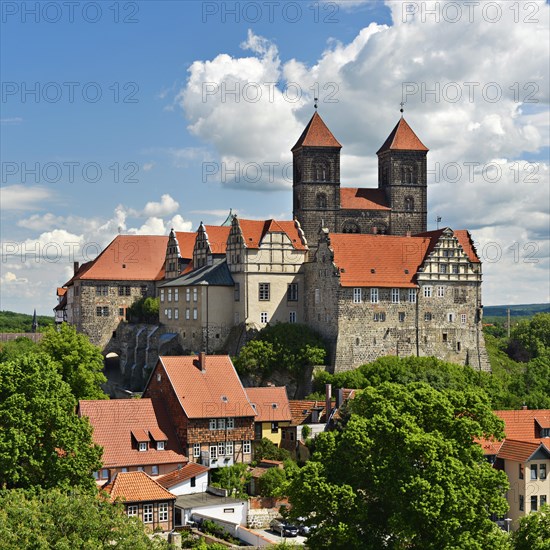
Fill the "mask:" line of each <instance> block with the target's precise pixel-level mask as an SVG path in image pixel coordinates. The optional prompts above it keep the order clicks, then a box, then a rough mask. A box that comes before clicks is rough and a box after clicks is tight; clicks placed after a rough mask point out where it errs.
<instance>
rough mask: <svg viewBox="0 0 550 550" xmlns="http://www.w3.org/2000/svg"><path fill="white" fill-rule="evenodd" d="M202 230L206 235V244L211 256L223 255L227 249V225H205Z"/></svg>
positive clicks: (228, 229)
mask: <svg viewBox="0 0 550 550" xmlns="http://www.w3.org/2000/svg"><path fill="white" fill-rule="evenodd" d="M204 228H205V230H206V234H207V235H208V242H209V244H210V250H212V254H225V251H226V249H227V237H229V231H231V227H230V226H227V225H224V226H219V225H205V226H204Z"/></svg>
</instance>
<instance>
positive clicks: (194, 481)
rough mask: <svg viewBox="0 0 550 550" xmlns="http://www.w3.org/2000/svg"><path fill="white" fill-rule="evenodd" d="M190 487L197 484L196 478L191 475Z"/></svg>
mask: <svg viewBox="0 0 550 550" xmlns="http://www.w3.org/2000/svg"><path fill="white" fill-rule="evenodd" d="M190 485H191V487H196V486H197V478H196V477H195V476H193V477H192V478H191V483H190Z"/></svg>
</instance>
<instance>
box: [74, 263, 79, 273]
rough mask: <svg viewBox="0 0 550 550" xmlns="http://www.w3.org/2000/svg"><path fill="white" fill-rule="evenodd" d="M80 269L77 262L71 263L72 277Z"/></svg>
mask: <svg viewBox="0 0 550 550" xmlns="http://www.w3.org/2000/svg"><path fill="white" fill-rule="evenodd" d="M79 267H80V264H79V263H78V262H73V272H74V273H73V275H76V272H77V271H78V268H79Z"/></svg>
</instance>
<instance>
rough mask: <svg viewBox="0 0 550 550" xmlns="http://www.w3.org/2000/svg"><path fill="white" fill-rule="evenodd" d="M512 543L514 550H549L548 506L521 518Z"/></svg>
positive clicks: (549, 517)
mask: <svg viewBox="0 0 550 550" xmlns="http://www.w3.org/2000/svg"><path fill="white" fill-rule="evenodd" d="M512 541H513V547H514V550H550V506H548V505H545V506H542V507H541V509H540V510H539V511H538V512H531V513H530V514H528V515H527V516H525V517H523V518H522V519H521V520H520V523H519V529H517V531H515V532H514V533H513V534H512Z"/></svg>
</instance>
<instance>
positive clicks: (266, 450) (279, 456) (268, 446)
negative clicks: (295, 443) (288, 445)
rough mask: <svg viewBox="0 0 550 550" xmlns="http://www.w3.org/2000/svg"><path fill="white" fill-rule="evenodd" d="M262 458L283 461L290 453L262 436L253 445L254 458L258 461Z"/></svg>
mask: <svg viewBox="0 0 550 550" xmlns="http://www.w3.org/2000/svg"><path fill="white" fill-rule="evenodd" d="M264 459H266V460H280V461H285V460H289V459H290V453H289V452H288V451H287V450H286V449H283V448H281V447H277V445H275V443H273V441H270V440H269V439H267V437H264V438H262V440H261V441H258V442H257V443H255V445H254V460H255V461H256V462H260V461H261V460H264Z"/></svg>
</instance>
